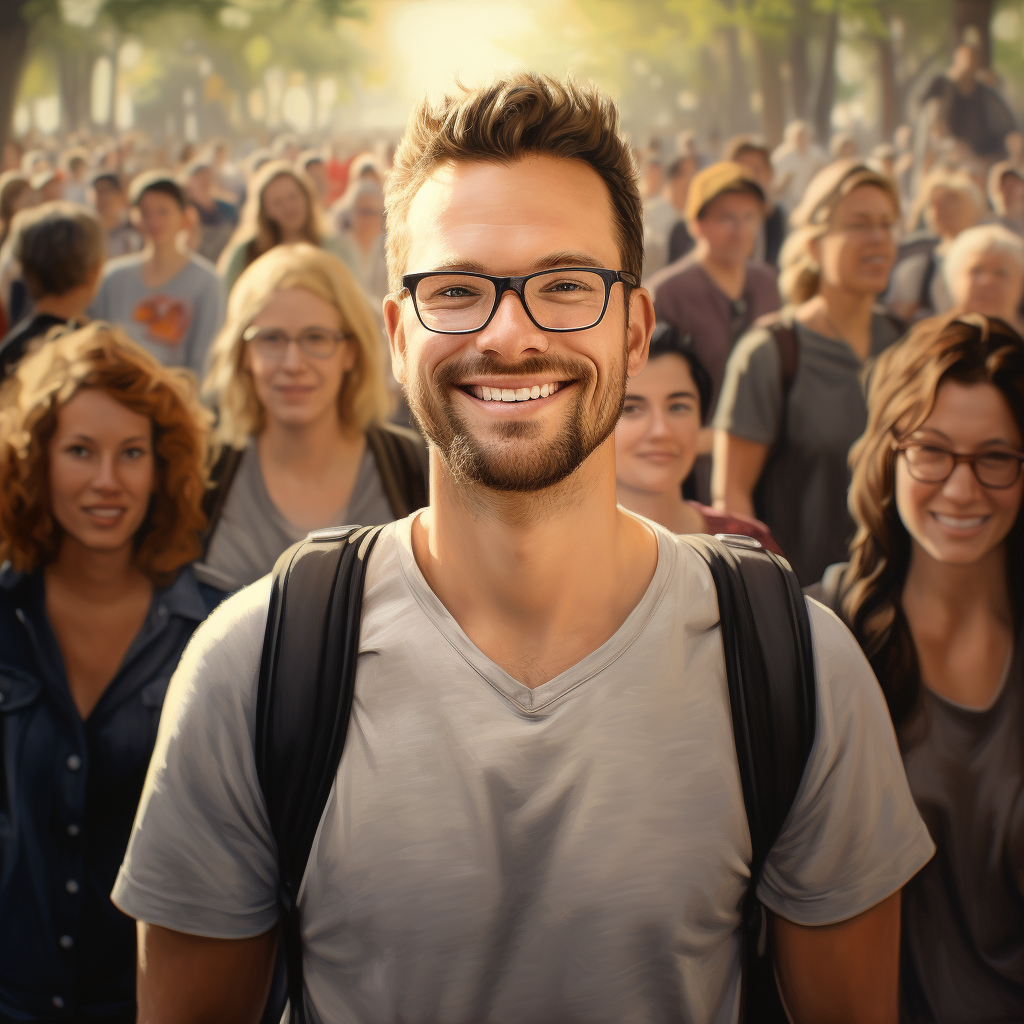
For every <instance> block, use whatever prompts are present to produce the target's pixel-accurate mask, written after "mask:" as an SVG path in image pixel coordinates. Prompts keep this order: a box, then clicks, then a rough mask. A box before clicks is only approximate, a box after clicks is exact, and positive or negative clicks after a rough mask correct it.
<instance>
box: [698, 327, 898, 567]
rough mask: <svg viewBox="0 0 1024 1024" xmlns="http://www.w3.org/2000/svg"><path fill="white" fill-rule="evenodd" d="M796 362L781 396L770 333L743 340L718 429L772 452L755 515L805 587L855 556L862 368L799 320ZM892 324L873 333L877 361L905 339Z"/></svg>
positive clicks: (730, 369)
mask: <svg viewBox="0 0 1024 1024" xmlns="http://www.w3.org/2000/svg"><path fill="white" fill-rule="evenodd" d="M795 329H796V337H797V343H798V345H799V359H798V362H797V370H796V376H795V377H794V379H793V384H792V388H791V390H790V392H789V395H788V396H785V395H784V394H783V389H782V367H781V362H780V358H779V348H778V345H777V344H776V342H775V339H774V338H773V336H772V334H771V332H770V331H769V330H768V329H767V328H754V330H752V331H750V332H749V333H748V334H747V335H745V336H744V337H743V338H741V339H740V341H739V342H738V343H737V345H736V348H735V349H734V350H733V353H732V355H731V356H730V357H729V363H728V365H727V366H726V370H725V382H724V383H723V385H722V394H721V397H720V398H719V400H718V410H717V412H716V413H715V420H714V425H715V428H716V429H720V430H725V431H728V432H729V433H730V434H735V435H736V436H737V437H741V438H744V439H745V440H747V441H756V442H757V443H758V444H766V445H770V446H771V447H772V451H771V452H770V453H769V455H768V461H767V462H766V463H765V467H764V470H763V472H762V473H761V479H760V481H759V482H758V485H757V490H756V491H755V494H754V513H755V515H756V516H757V518H758V519H760V520H761V522H763V523H764V524H765V525H766V526H767V527H768V529H769V530H771V531H772V535H773V536H774V537H775V539H776V540H777V541H778V542H779V545H780V547H781V548H782V550H783V551H785V553H786V557H787V558H788V559H789V562H790V564H791V565H792V566H793V570H794V572H796V574H797V576H798V577H799V579H800V583H801V584H802V585H803V586H805V587H807V586H810V585H811V584H812V583H817V582H818V580H820V579H821V575H822V573H823V572H824V571H825V570H826V569H827V568H828V567H829V566H830V565H832V564H833V563H835V562H845V561H846V559H847V558H848V557H849V542H850V540H851V538H852V537H853V530H854V524H853V520H852V519H851V518H850V512H849V509H848V508H847V505H846V496H847V491H848V490H849V487H850V469H849V466H848V464H847V456H848V455H849V451H850V447H851V445H852V444H853V442H854V441H856V440H857V438H858V437H860V435H861V434H862V433H863V432H864V428H865V427H866V426H867V416H868V413H867V405H866V403H865V399H864V385H863V383H862V377H863V374H864V368H865V364H864V363H862V362H861V361H860V359H859V358H858V357H857V354H856V353H855V352H854V351H853V349H852V348H850V346H849V345H848V344H847V343H846V342H845V341H837V340H836V339H834V338H827V337H825V335H823V334H818V333H817V332H815V331H812V330H810V329H809V328H807V327H805V326H804V325H803V324H801V323H799V322H796V323H795ZM899 333H900V332H899V329H898V328H897V326H896V325H895V323H894V322H893V321H892V320H890V319H889V318H888V317H887V316H884V315H882V314H876V315H875V317H874V318H873V321H872V326H871V356H872V357H874V356H877V355H879V353H881V352H882V351H883V350H884V349H886V348H888V347H889V346H890V345H891V344H892V343H893V342H894V341H896V340H897V339H898V338H899Z"/></svg>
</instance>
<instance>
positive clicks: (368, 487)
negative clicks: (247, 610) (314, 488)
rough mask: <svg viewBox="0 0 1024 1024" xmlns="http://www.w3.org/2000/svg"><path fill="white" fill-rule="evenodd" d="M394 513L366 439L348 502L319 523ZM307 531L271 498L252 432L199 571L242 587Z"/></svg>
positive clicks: (370, 521) (385, 518)
mask: <svg viewBox="0 0 1024 1024" xmlns="http://www.w3.org/2000/svg"><path fill="white" fill-rule="evenodd" d="M394 518H395V514H394V512H392V510H391V505H390V503H389V502H388V499H387V496H386V495H385V493H384V485H383V483H382V482H381V479H380V473H379V472H378V471H377V462H376V460H375V459H374V457H373V452H371V451H370V447H369V445H367V447H366V450H365V451H364V452H363V457H362V460H361V461H360V463H359V470H358V471H357V473H356V482H355V484H354V485H353V487H352V497H351V498H350V499H349V503H348V506H347V507H346V508H343V509H341V510H340V511H339V512H338V514H337V515H336V516H334V518H333V519H331V521H330V522H327V523H321V524H320V525H321V527H328V526H345V525H348V524H354V525H359V526H378V525H379V524H381V523H390V522H391V521H392V520H393V519H394ZM308 532H309V531H308V530H304V529H302V528H301V527H299V526H295V525H294V523H290V522H289V521H288V520H287V519H285V517H284V516H283V515H281V512H280V510H279V509H278V507H277V506H276V505H275V504H274V502H273V501H272V500H271V498H270V495H269V494H268V493H267V485H266V482H265V481H264V479H263V470H262V469H261V468H260V458H259V451H258V450H257V447H256V440H255V438H250V440H249V444H248V445H247V447H246V449H245V451H244V453H243V454H242V459H241V462H240V463H239V465H238V470H237V472H236V473H235V478H234V480H232V481H231V490H230V491H229V492H228V497H227V501H225V503H224V509H223V511H222V512H221V516H220V519H219V520H218V522H217V526H216V529H215V530H214V532H213V537H212V538H211V539H210V545H209V548H208V550H207V552H206V558H205V559H204V560H203V562H202V563H200V565H199V566H198V574H199V576H200V578H201V579H202V580H203V582H204V583H211V584H213V585H214V586H218V587H220V588H221V589H226V590H237V589H238V588H239V587H244V586H247V585H248V584H250V583H253V582H254V581H256V580H258V579H259V578H260V577H261V576H266V574H267V573H268V572H270V570H271V569H273V568H274V563H275V562H276V561H277V559H278V557H279V556H280V555H281V553H282V552H283V551H285V550H287V549H288V548H290V547H291V546H292V544H294V543H296V541H300V540H302V539H303V538H304V537H305V536H306V534H307V533H308Z"/></svg>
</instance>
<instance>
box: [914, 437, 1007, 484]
mask: <svg viewBox="0 0 1024 1024" xmlns="http://www.w3.org/2000/svg"><path fill="white" fill-rule="evenodd" d="M903 454H904V457H905V458H906V460H907V468H908V469H909V470H910V475H911V476H912V477H914V479H915V480H920V481H921V482H922V483H941V482H942V481H944V480H946V479H948V477H949V476H950V475H951V474H952V472H953V468H954V467H955V465H956V461H957V460H956V456H955V455H954V454H953V452H951V451H947V450H946V449H945V448H935V447H932V446H930V445H908V446H907V447H906V448H904V449H903ZM969 461H970V463H971V468H972V469H973V470H974V475H975V476H976V477H977V478H978V482H979V483H981V484H983V485H984V486H985V487H996V488H999V487H1011V486H1013V484H1015V483H1016V482H1017V478H1018V477H1019V476H1020V465H1021V463H1020V459H1019V458H1017V456H1016V455H1011V454H1010V453H1009V452H981V453H979V454H978V455H975V456H973V457H972V458H971V459H970V460H969Z"/></svg>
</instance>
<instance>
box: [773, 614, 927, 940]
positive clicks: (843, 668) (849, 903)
mask: <svg viewBox="0 0 1024 1024" xmlns="http://www.w3.org/2000/svg"><path fill="white" fill-rule="evenodd" d="M807 604H808V610H809V612H810V617H811V634H812V639H813V643H814V667H815V675H816V679H817V697H818V707H817V716H816V737H815V741H814V747H813V749H812V751H811V756H810V759H809V761H808V765H807V768H806V770H805V772H804V778H803V780H802V782H801V785H800V790H799V792H798V793H797V797H796V801H795V803H794V805H793V809H792V810H791V811H790V815H789V818H788V819H787V821H786V824H785V825H784V826H783V830H782V834H781V835H780V836H779V838H778V840H777V841H776V843H775V846H774V847H773V848H772V851H771V853H770V854H769V856H768V860H767V862H766V864H765V869H764V874H763V875H762V878H761V882H760V884H759V885H758V887H757V895H758V898H759V899H760V900H761V902H762V903H764V904H765V905H766V906H767V907H769V908H770V909H771V910H772V911H774V912H775V913H776V914H778V915H779V916H781V917H784V918H786V919H787V920H789V921H793V922H795V923H797V924H803V925H824V924H834V923H835V922H837V921H845V920H848V919H849V918H851V917H854V916H856V915H857V914H860V913H862V912H863V911H865V910H867V909H869V908H870V907H873V906H874V905H875V904H877V903H880V902H881V901H882V900H884V899H885V898H886V897H887V896H889V895H891V894H892V893H894V892H895V891H896V890H897V889H899V888H901V887H902V886H903V885H905V884H906V882H907V881H909V879H910V878H912V877H913V876H914V875H915V874H916V873H917V872H918V871H919V870H920V869H921V868H922V867H924V865H925V864H927V863H928V861H929V860H930V859H931V857H932V855H933V854H934V852H935V845H934V844H933V843H932V841H931V837H930V836H929V834H928V829H927V827H926V826H925V824H924V822H923V821H922V820H921V816H920V815H919V814H918V812H917V807H916V806H915V804H914V798H913V796H912V795H911V792H910V786H909V785H908V783H907V778H906V774H905V773H904V771H903V762H902V760H901V758H900V754H899V750H898V749H897V746H896V736H895V733H894V732H893V728H892V723H891V721H890V718H889V713H888V709H887V708H886V705H885V700H884V699H883V697H882V691H881V689H880V687H879V685H878V682H877V681H876V679H875V677H874V675H873V673H872V671H871V668H870V666H869V665H868V663H867V660H866V659H865V657H864V655H863V653H862V652H861V650H860V647H859V646H858V645H857V642H856V640H854V638H853V636H852V635H851V634H850V632H849V630H847V629H846V627H845V626H844V625H843V624H842V623H841V622H840V621H839V619H838V618H836V616H835V615H833V613H832V612H830V611H828V610H827V609H826V608H824V607H823V606H822V605H820V604H818V603H817V602H816V601H808V602H807Z"/></svg>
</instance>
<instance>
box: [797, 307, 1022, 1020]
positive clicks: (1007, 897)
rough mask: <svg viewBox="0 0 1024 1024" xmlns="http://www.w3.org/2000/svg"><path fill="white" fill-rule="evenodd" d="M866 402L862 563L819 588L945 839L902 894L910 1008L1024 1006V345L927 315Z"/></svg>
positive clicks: (955, 1014) (991, 1015)
mask: <svg viewBox="0 0 1024 1024" xmlns="http://www.w3.org/2000/svg"><path fill="white" fill-rule="evenodd" d="M868 405H869V410H870V412H869V421H868V426H867V430H866V431H865V433H864V435H863V437H861V438H860V440H859V441H858V442H857V444H856V445H855V447H854V449H853V452H852V454H851V461H852V464H853V483H852V486H851V489H850V506H851V508H852V510H853V514H854V518H855V519H856V521H857V534H856V538H855V540H854V542H853V544H852V546H851V549H850V561H849V563H848V564H846V565H836V566H833V567H832V568H830V569H829V570H828V572H827V573H826V575H825V579H824V580H823V581H822V585H821V586H819V587H814V588H811V591H810V592H811V593H812V594H813V595H814V596H819V597H823V598H824V599H825V601H826V602H827V603H828V604H829V605H831V606H832V608H833V609H834V610H835V611H837V612H838V613H839V614H840V615H841V616H842V617H843V618H844V619H845V620H846V622H847V624H848V625H849V626H850V628H851V629H852V631H853V633H854V635H855V636H856V637H857V639H858V641H859V642H860V644H861V646H862V647H863V648H864V651H865V653H866V654H867V656H868V658H869V660H870V661H871V665H872V667H873V668H874V670H875V674H876V675H877V676H878V681H879V683H880V684H881V687H882V691H883V693H884V694H885V697H886V701H887V702H888V705H889V712H890V714H891V716H892V720H893V724H894V726H895V728H896V733H897V737H898V739H899V741H900V747H901V750H902V753H903V763H904V767H905V768H906V772H907V778H908V779H909V781H910V787H911V791H912V792H913V794H914V798H915V800H916V802H917V806H918V810H919V811H920V812H921V816H922V817H923V818H924V820H925V823H926V824H927V825H928V829H929V831H930V832H931V836H932V839H933V840H934V841H935V844H936V846H937V847H938V852H937V853H936V855H935V858H934V859H933V860H932V861H931V863H929V864H928V865H927V866H926V867H925V868H923V869H922V871H921V872H920V873H919V874H918V875H917V876H916V877H915V878H914V879H912V880H911V881H910V882H909V883H908V885H907V887H906V889H905V890H904V894H903V940H902V941H903V955H902V965H903V978H902V984H901V986H900V987H901V991H902V998H903V1002H904V1016H903V1017H902V1018H901V1019H904V1020H907V1021H910V1022H918V1021H920V1022H925V1021H928V1022H931V1021H971V1022H972V1024H994V1022H996V1021H1010V1020H1024V872H1022V865H1024V636H1022V629H1024V521H1022V519H1021V501H1022V498H1024V477H1022V475H1021V465H1022V463H1024V342H1022V340H1021V338H1020V336H1019V335H1017V334H1016V333H1015V332H1014V331H1012V330H1011V329H1010V328H1009V327H1007V326H1006V325H1005V324H1003V323H1001V322H1000V321H998V320H988V319H986V318H985V317H983V316H981V315H979V314H964V315H962V317H961V318H959V319H951V318H949V317H946V318H943V319H941V320H940V319H933V320H926V321H924V322H922V323H921V324H920V325H919V326H917V327H915V328H914V330H913V332H912V333H911V334H910V335H909V336H908V337H907V339H906V340H905V341H904V342H903V343H902V344H901V345H899V346H896V347H894V348H892V349H890V350H889V351H888V352H886V353H885V354H884V355H883V356H882V357H881V358H880V359H879V361H878V365H877V367H876V369H875V373H874V375H873V377H872V383H871V388H870V393H869V398H868Z"/></svg>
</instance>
